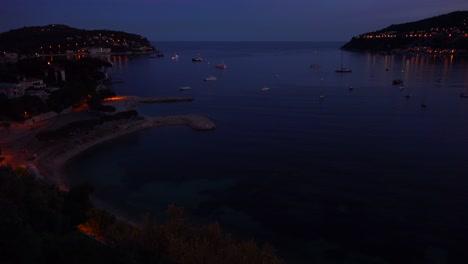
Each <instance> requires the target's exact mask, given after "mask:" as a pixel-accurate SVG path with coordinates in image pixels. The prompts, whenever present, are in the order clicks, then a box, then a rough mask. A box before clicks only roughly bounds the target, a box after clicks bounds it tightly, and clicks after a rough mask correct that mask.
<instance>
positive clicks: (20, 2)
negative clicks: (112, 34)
mask: <svg viewBox="0 0 468 264" xmlns="http://www.w3.org/2000/svg"><path fill="white" fill-rule="evenodd" d="M466 9H468V1H467V0H392V1H381V0H319V1H312V0H196V1H195V0H67V1H52V0H15V1H11V0H10V1H3V2H2V7H1V9H0V32H5V31H8V30H10V29H17V28H21V27H24V26H44V25H48V24H66V25H68V26H71V27H76V28H80V29H111V30H121V31H125V32H128V33H135V34H140V35H142V36H144V37H146V38H148V39H149V40H151V41H177V40H185V41H192V40H196V41H199V40H214V41H347V40H349V39H350V38H351V37H353V36H355V35H358V34H361V33H366V32H369V31H374V30H378V29H381V28H383V27H386V26H389V25H391V24H399V23H405V22H411V21H416V20H420V19H424V18H429V17H432V16H435V15H441V14H445V13H449V12H452V11H458V10H466Z"/></svg>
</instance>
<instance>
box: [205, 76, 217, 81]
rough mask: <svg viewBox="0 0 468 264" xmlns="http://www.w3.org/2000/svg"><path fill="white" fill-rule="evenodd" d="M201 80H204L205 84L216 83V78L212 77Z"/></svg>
mask: <svg viewBox="0 0 468 264" xmlns="http://www.w3.org/2000/svg"><path fill="white" fill-rule="evenodd" d="M203 80H204V81H205V82H207V81H216V77H214V76H208V77H206V78H205V79H203Z"/></svg>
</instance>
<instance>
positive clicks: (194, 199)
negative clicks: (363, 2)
mask: <svg viewBox="0 0 468 264" xmlns="http://www.w3.org/2000/svg"><path fill="white" fill-rule="evenodd" d="M342 44H343V43H337V42H157V43H154V45H155V46H156V48H157V49H159V50H161V51H162V52H164V53H165V54H166V56H165V57H163V58H149V57H148V56H146V55H138V56H137V55H134V56H108V57H107V59H108V60H110V61H111V62H113V64H114V66H113V68H112V69H111V70H110V72H109V74H110V76H112V78H113V79H114V80H123V81H125V83H123V84H114V85H113V87H112V89H114V90H115V91H116V93H117V94H119V95H138V96H193V98H194V101H193V102H189V103H170V104H146V105H139V106H138V107H137V109H136V110H137V111H138V112H139V113H141V114H143V115H172V114H174V115H175V114H187V113H201V114H204V115H206V116H208V117H209V118H211V119H212V120H213V121H214V122H215V123H216V125H217V129H216V130H214V131H209V132H197V131H194V130H192V129H190V128H187V127H165V128H157V129H156V128H155V129H149V130H144V131H141V132H138V133H135V134H132V135H128V136H125V137H122V138H119V139H116V140H112V141H109V142H106V143H104V144H101V145H99V146H96V147H94V148H92V149H90V150H88V151H86V152H84V153H82V154H81V155H79V156H78V157H76V158H74V159H72V160H71V161H70V162H69V164H68V165H67V170H66V176H67V181H68V184H69V185H71V186H73V185H76V184H80V183H83V182H89V183H92V184H93V185H94V186H95V188H96V191H95V193H94V195H93V196H94V198H95V199H96V200H98V201H99V202H100V203H101V204H103V205H105V206H106V207H107V208H112V210H113V211H114V212H118V213H119V214H121V215H122V216H124V217H127V218H130V219H138V217H139V216H140V215H142V214H143V213H145V212H149V213H151V214H153V215H155V216H159V217H161V216H162V214H163V213H164V211H165V209H166V208H167V205H168V204H169V203H172V202H173V203H175V204H177V205H179V206H183V207H184V208H185V210H186V213H187V214H188V216H189V217H190V218H191V219H193V220H194V221H196V222H209V221H219V222H220V223H221V226H222V227H223V228H224V229H225V230H226V231H228V232H232V233H233V234H234V236H235V237H237V238H239V239H250V238H254V239H256V240H257V241H260V242H264V241H268V242H269V243H271V244H273V245H274V246H275V247H276V248H277V249H278V252H279V254H280V255H281V256H283V257H284V258H285V259H286V260H287V261H288V263H312V262H314V261H315V262H316V263H458V262H454V261H457V260H460V259H466V258H467V256H466V253H463V252H464V249H465V248H466V246H467V239H466V237H467V235H468V227H467V225H466V224H465V223H466V222H467V220H468V210H466V208H468V195H467V194H468V178H467V175H468V163H467V162H466V161H467V160H468V151H467V149H468V137H467V135H468V99H466V98H461V97H460V93H462V92H467V89H468V60H467V58H456V57H450V56H446V57H437V56H422V55H412V56H409V55H407V56H396V55H379V54H369V53H356V52H344V53H343V67H349V68H351V69H352V73H336V72H335V69H336V68H338V67H340V60H341V55H342V52H341V51H340V50H339V47H340V46H341V45H342ZM174 54H178V55H179V59H178V60H172V59H171V56H172V55H174ZM196 56H200V57H202V58H203V60H204V61H203V62H201V63H197V62H192V61H191V59H192V58H193V57H196ZM221 62H224V63H226V64H227V66H228V67H227V68H226V69H224V70H220V69H216V68H215V65H216V64H217V63H221ZM311 65H314V66H313V67H311ZM208 76H215V77H217V80H216V81H213V82H204V81H203V79H204V78H205V77H208ZM394 79H401V80H403V82H404V83H403V85H404V86H403V87H400V86H399V85H397V86H396V85H393V84H392V81H393V80H394ZM182 86H190V87H191V88H192V89H190V90H188V91H179V87H182ZM263 87H269V88H270V89H269V90H267V91H262V88H263ZM321 96H324V98H323V99H320V97H321ZM407 97H409V98H407ZM422 103H424V104H426V106H427V107H421V104H422ZM435 261H439V262H435Z"/></svg>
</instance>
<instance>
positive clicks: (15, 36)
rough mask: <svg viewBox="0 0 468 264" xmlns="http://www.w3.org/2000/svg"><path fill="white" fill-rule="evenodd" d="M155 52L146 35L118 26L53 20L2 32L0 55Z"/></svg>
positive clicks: (0, 35)
mask: <svg viewBox="0 0 468 264" xmlns="http://www.w3.org/2000/svg"><path fill="white" fill-rule="evenodd" d="M155 52H156V53H157V52H158V50H157V49H156V48H155V47H153V46H152V45H151V44H150V42H149V41H148V39H146V38H145V37H143V36H140V35H137V34H131V33H126V32H122V31H115V30H85V29H77V28H73V27H69V26H67V25H59V24H51V25H47V26H34V27H23V28H20V29H13V30H10V31H8V32H3V33H0V57H1V56H7V57H14V56H40V55H86V54H91V55H102V54H116V53H120V54H133V53H155Z"/></svg>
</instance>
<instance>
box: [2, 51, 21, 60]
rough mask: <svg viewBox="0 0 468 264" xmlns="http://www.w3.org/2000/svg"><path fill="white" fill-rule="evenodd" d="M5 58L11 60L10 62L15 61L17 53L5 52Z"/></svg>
mask: <svg viewBox="0 0 468 264" xmlns="http://www.w3.org/2000/svg"><path fill="white" fill-rule="evenodd" d="M5 58H7V59H11V60H14V59H17V58H18V53H14V52H5Z"/></svg>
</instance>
